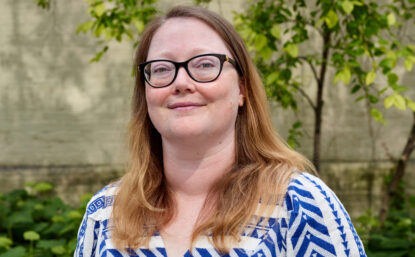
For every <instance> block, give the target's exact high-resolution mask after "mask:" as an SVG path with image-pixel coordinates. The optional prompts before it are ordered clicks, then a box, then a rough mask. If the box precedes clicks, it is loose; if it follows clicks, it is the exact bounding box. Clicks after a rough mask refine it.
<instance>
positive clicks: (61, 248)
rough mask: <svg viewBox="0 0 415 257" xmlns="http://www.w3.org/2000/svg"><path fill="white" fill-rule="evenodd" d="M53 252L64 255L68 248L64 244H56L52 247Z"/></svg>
mask: <svg viewBox="0 0 415 257" xmlns="http://www.w3.org/2000/svg"><path fill="white" fill-rule="evenodd" d="M51 250H52V253H54V254H57V255H62V254H64V253H66V249H65V247H64V246H62V245H60V246H55V247H52V249H51Z"/></svg>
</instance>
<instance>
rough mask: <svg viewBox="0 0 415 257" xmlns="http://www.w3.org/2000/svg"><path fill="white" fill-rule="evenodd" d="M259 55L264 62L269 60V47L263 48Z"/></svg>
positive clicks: (270, 52) (270, 54)
mask: <svg viewBox="0 0 415 257" xmlns="http://www.w3.org/2000/svg"><path fill="white" fill-rule="evenodd" d="M259 54H260V55H261V56H262V58H263V59H264V60H268V59H269V58H271V56H272V50H271V48H269V47H263V48H262V49H261V50H260V51H259Z"/></svg>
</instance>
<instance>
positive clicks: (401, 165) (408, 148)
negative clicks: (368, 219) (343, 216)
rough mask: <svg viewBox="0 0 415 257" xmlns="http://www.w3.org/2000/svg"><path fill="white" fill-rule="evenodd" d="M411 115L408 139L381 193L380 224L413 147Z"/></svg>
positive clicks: (414, 113) (413, 133)
mask: <svg viewBox="0 0 415 257" xmlns="http://www.w3.org/2000/svg"><path fill="white" fill-rule="evenodd" d="M412 115H413V121H412V129H411V132H410V134H409V136H408V140H407V141H406V145H405V148H404V149H403V151H402V154H401V156H400V158H399V160H398V163H397V165H396V170H395V172H394V174H393V178H392V180H391V181H390V183H389V184H388V185H387V189H386V191H385V192H384V195H383V199H382V206H381V208H380V212H379V221H380V224H381V226H382V225H383V224H384V222H385V220H386V218H387V217H388V214H389V209H390V205H391V200H392V198H393V196H394V195H395V192H396V189H397V188H398V185H399V183H400V182H401V181H402V178H403V176H404V175H405V168H406V165H407V164H408V160H409V157H410V156H411V153H412V151H413V150H414V147H415V112H412Z"/></svg>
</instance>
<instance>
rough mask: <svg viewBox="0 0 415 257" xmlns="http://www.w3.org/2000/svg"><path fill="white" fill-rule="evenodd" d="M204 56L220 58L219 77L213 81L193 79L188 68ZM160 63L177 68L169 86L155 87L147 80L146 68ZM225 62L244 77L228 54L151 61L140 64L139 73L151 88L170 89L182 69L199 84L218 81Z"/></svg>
mask: <svg viewBox="0 0 415 257" xmlns="http://www.w3.org/2000/svg"><path fill="white" fill-rule="evenodd" d="M203 56H216V57H218V59H219V61H220V68H219V72H218V75H217V76H216V77H215V78H213V79H211V80H208V81H199V80H197V79H195V78H194V77H193V75H192V74H191V73H190V71H189V68H188V64H189V62H190V61H192V60H193V59H195V58H199V57H203ZM160 61H163V62H170V63H172V64H173V65H174V68H175V73H174V77H173V79H172V81H171V82H170V83H168V84H167V85H165V86H154V85H152V84H151V83H150V82H149V81H148V80H147V77H146V76H145V74H144V67H145V66H146V65H147V64H150V63H153V62H160ZM224 62H229V63H231V64H232V65H233V66H234V67H235V68H236V70H237V72H238V74H239V75H242V72H241V69H240V68H239V66H238V65H237V64H236V62H235V61H234V60H233V59H232V58H230V57H228V56H227V55H226V54H214V53H210V54H200V55H196V56H193V57H191V58H190V59H188V60H186V61H184V62H175V61H172V60H169V59H157V60H151V61H147V62H143V63H140V64H139V65H138V69H139V71H140V73H141V76H142V77H143V79H144V81H145V82H147V84H149V85H150V86H151V87H154V88H163V87H168V86H170V85H171V84H173V82H174V81H175V80H176V77H177V73H179V69H180V67H183V68H184V69H185V70H186V72H187V75H189V77H190V78H192V79H193V80H194V81H196V82H199V83H209V82H212V81H215V80H217V79H218V78H219V76H220V74H221V73H222V69H223V63H224Z"/></svg>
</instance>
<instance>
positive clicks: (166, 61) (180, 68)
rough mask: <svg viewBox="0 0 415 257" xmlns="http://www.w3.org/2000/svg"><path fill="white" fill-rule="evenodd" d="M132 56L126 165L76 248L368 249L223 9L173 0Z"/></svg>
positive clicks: (89, 251)
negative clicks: (286, 128) (290, 142)
mask: <svg viewBox="0 0 415 257" xmlns="http://www.w3.org/2000/svg"><path fill="white" fill-rule="evenodd" d="M135 62H136V65H137V67H138V70H139V72H137V74H136V82H135V91H134V96H133V112H132V117H131V122H130V130H129V132H130V143H131V144H130V148H131V149H130V152H131V161H130V165H129V170H128V172H127V173H126V174H125V176H124V177H123V178H122V179H121V180H120V182H119V183H116V184H114V185H110V186H108V187H106V188H104V189H103V190H101V191H100V192H98V193H97V194H96V195H95V196H94V197H93V198H92V199H91V201H90V203H89V204H88V207H87V212H86V214H85V217H84V220H83V222H82V224H81V227H80V230H79V235H78V245H77V249H76V251H75V256H168V257H175V256H365V253H364V250H363V246H362V243H361V242H360V239H359V237H358V236H357V234H356V232H355V230H354V228H353V225H352V224H351V222H350V218H349V216H348V214H347V213H346V211H345V210H344V208H343V206H342V205H341V203H340V202H339V201H338V199H337V197H336V196H335V195H334V193H333V192H332V191H331V190H330V189H329V188H327V186H326V185H324V184H323V182H321V181H320V180H319V179H318V178H316V177H314V176H312V175H309V174H307V173H302V172H299V171H305V170H309V171H313V168H312V165H311V164H310V163H309V161H307V160H306V159H305V158H303V157H302V156H301V155H300V154H298V153H296V152H295V151H293V150H291V149H290V148H288V147H287V146H286V145H285V143H283V142H282V140H281V139H279V137H278V136H277V134H276V133H275V132H274V130H273V127H272V123H271V120H270V115H269V111H268V106H267V100H266V95H265V92H264V88H263V85H262V83H261V80H260V78H259V76H258V73H257V71H256V69H255V67H254V65H253V63H252V61H251V60H250V58H249V54H248V52H247V50H246V47H245V45H244V43H243V41H242V40H241V38H240V37H239V35H238V34H237V33H236V31H235V30H234V28H233V27H232V26H231V25H230V24H229V23H228V22H227V21H226V20H225V19H223V18H222V17H220V16H219V15H217V14H215V13H212V12H210V11H208V10H205V9H202V8H198V7H184V6H180V7H175V8H173V9H172V10H170V11H169V12H168V13H167V15H166V16H165V17H160V18H157V19H155V20H153V21H152V22H151V23H150V24H149V25H148V26H147V28H146V31H145V32H144V33H143V35H142V37H141V40H140V45H139V47H138V50H137V55H136V59H135Z"/></svg>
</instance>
